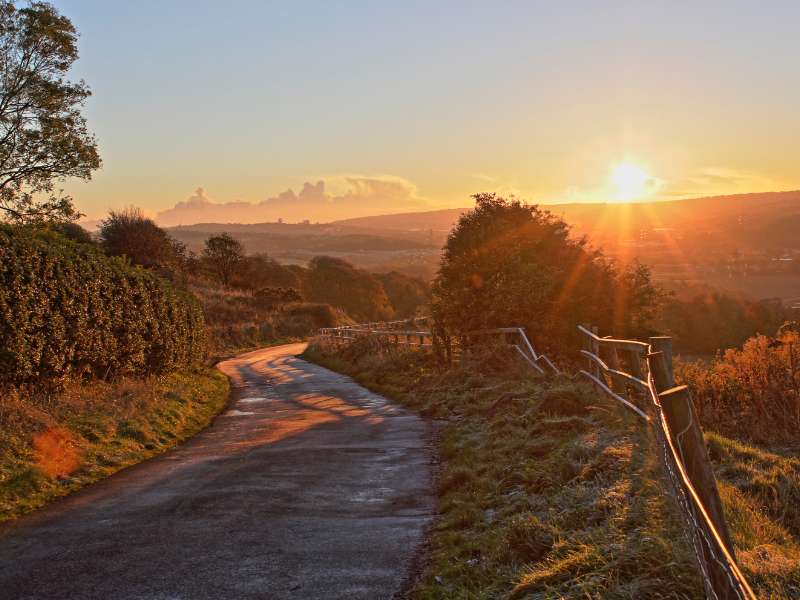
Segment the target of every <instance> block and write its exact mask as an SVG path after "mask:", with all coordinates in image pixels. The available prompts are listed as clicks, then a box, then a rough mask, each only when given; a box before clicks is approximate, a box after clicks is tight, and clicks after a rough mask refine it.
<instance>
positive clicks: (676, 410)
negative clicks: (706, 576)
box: [658, 385, 734, 560]
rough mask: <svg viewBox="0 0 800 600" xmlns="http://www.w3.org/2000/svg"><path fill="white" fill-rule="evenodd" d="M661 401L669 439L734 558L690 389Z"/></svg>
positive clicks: (661, 396) (676, 390)
mask: <svg viewBox="0 0 800 600" xmlns="http://www.w3.org/2000/svg"><path fill="white" fill-rule="evenodd" d="M658 397H659V400H660V401H661V410H662V411H663V413H664V418H665V419H666V420H667V425H669V435H670V437H671V438H672V443H673V444H674V445H675V448H676V449H677V450H678V452H679V453H680V456H681V460H682V462H683V466H684V468H685V469H686V475H687V476H688V477H689V480H690V481H691V482H692V486H694V489H695V491H696V492H697V495H698V496H699V497H700V501H701V502H702V503H703V506H704V507H705V509H706V512H707V513H708V516H709V517H710V518H711V522H712V523H714V527H715V528H716V530H717V532H718V533H719V536H720V538H721V539H722V542H723V543H724V544H725V546H726V547H727V549H728V552H730V554H731V556H734V552H733V542H732V541H731V534H730V531H728V524H727V523H726V522H725V513H724V511H723V510H722V501H721V500H720V498H719V490H718V489H717V480H716V479H715V478H714V470H713V469H712V468H711V460H710V459H709V457H708V450H707V449H706V444H705V439H704V438H703V430H702V429H701V428H700V422H699V421H698V420H697V415H696V414H695V410H694V406H693V405H692V397H691V394H690V393H689V388H688V387H686V386H685V385H681V386H678V387H674V388H672V389H669V390H666V391H664V392H661V393H660V394H659V395H658ZM710 560H713V558H711V559H710Z"/></svg>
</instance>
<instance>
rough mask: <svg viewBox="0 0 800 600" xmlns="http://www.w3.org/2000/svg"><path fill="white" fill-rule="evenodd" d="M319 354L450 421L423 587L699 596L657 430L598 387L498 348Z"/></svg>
mask: <svg viewBox="0 0 800 600" xmlns="http://www.w3.org/2000/svg"><path fill="white" fill-rule="evenodd" d="M364 344H366V342H365V343H364ZM309 357H311V358H313V359H314V360H317V361H319V362H322V363H323V364H325V365H327V366H329V367H331V368H335V369H337V370H340V371H343V372H346V373H348V374H350V375H351V376H354V377H355V378H356V379H357V380H358V381H359V382H361V383H362V384H364V385H367V386H368V387H370V388H372V389H374V390H376V391H379V392H381V393H384V394H386V395H389V396H391V397H392V398H395V399H396V400H398V401H400V402H403V403H404V404H406V405H408V406H410V407H412V408H414V409H416V410H418V411H420V412H421V413H422V414H425V415H428V416H431V417H435V418H436V419H437V421H436V422H437V423H440V424H441V428H440V434H439V443H438V446H439V455H440V458H441V460H442V465H441V470H440V473H439V476H438V481H437V486H436V492H437V497H438V502H439V506H438V508H439V515H438V516H437V518H436V520H435V523H434V526H433V529H432V534H431V542H430V548H431V550H430V561H429V563H428V566H427V568H426V569H425V572H424V573H423V576H422V578H421V580H420V582H419V584H418V585H417V587H416V589H415V592H414V594H415V597H417V598H425V599H428V598H436V599H439V598H441V599H445V598H447V599H449V598H503V597H509V596H512V597H518V598H678V597H682V598H701V597H702V596H703V589H702V584H701V583H700V579H699V577H698V574H697V569H696V567H695V564H694V561H693V557H692V553H691V549H690V548H689V546H688V544H687V542H686V540H685V537H684V536H683V535H682V530H681V527H680V524H679V523H680V522H679V521H678V520H677V518H676V516H675V513H674V508H673V505H672V503H671V501H670V499H669V498H668V496H667V495H666V494H665V493H664V491H663V490H664V487H663V485H664V484H663V483H662V482H661V480H660V470H659V466H658V463H657V460H656V454H655V452H654V451H653V448H652V447H651V440H650V438H649V436H648V435H647V434H646V431H645V430H644V429H643V428H642V426H641V424H640V423H638V422H637V421H634V420H633V419H632V418H631V417H629V416H628V415H627V414H626V413H625V412H622V411H618V410H616V408H615V407H614V406H611V405H609V404H607V403H606V402H605V401H604V400H603V399H601V398H599V397H598V396H597V395H596V394H595V393H594V391H593V390H591V389H590V388H588V387H586V386H584V385H583V384H580V383H575V382H572V381H570V380H569V379H568V378H557V379H555V380H549V381H548V380H544V379H540V378H537V377H533V376H531V375H530V374H529V373H528V372H526V371H525V370H524V369H522V368H520V369H519V370H514V369H511V370H510V372H509V370H508V368H507V365H508V362H505V361H508V357H502V356H500V357H498V356H495V357H494V358H492V357H480V358H476V360H475V362H471V363H469V364H465V365H464V367H463V368H454V369H451V370H447V371H436V370H435V369H433V368H431V367H430V363H429V359H428V358H426V357H424V356H423V355H420V354H416V353H411V354H409V353H403V352H393V351H391V350H388V349H386V350H381V349H380V348H374V347H373V348H366V347H363V348H359V347H358V346H356V347H350V348H347V349H343V350H342V351H340V352H339V353H337V354H330V353H324V352H320V350H319V349H318V348H312V349H311V350H310V352H309ZM493 361H496V362H497V365H496V366H497V367H498V368H496V369H493V368H492V362H493ZM479 364H480V365H483V367H484V373H483V374H481V373H480V372H479V370H478V368H477V366H478V365H479ZM511 364H513V362H512V363H511ZM503 365H506V368H505V369H504V368H502V367H503Z"/></svg>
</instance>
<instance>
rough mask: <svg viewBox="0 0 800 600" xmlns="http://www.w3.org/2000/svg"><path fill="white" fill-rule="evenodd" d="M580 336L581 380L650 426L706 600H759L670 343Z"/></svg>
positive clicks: (586, 332)
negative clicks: (742, 564)
mask: <svg viewBox="0 0 800 600" xmlns="http://www.w3.org/2000/svg"><path fill="white" fill-rule="evenodd" d="M578 330H579V331H580V332H581V333H582V334H583V336H584V348H583V349H582V350H581V354H582V355H583V356H584V357H585V358H586V360H587V369H584V370H581V371H580V373H581V374H582V375H583V376H584V377H586V378H587V379H589V380H590V381H591V382H592V383H594V384H595V385H596V386H597V387H598V388H600V389H601V390H602V391H603V392H605V393H606V394H608V395H609V396H610V397H611V398H613V399H614V400H616V401H618V402H620V403H622V404H623V405H625V406H626V407H627V408H629V409H631V410H632V411H634V412H635V413H636V414H638V415H639V416H640V417H642V418H643V419H644V420H645V421H647V422H648V423H650V424H651V425H652V426H653V430H654V432H655V436H656V439H657V440H658V442H659V446H660V448H661V461H662V465H663V467H664V469H665V472H666V473H667V475H668V479H669V480H670V482H671V485H672V488H673V490H672V491H673V496H674V498H675V500H676V502H677V504H678V507H679V509H680V513H681V515H682V517H683V518H684V521H685V524H686V531H687V534H688V536H689V538H690V539H691V541H692V545H693V547H694V550H695V556H696V558H697V562H698V565H699V567H700V571H701V573H702V575H703V583H704V585H705V589H706V595H707V597H709V598H718V599H720V600H722V599H725V600H727V599H729V598H732V599H741V600H754V599H755V597H756V596H755V594H753V590H752V589H751V588H750V586H749V585H748V583H747V580H746V579H745V578H744V575H742V572H741V570H740V569H739V567H738V565H737V564H736V559H735V555H734V548H733V542H732V541H731V535H730V532H729V530H728V525H727V523H726V522H725V516H724V512H723V509H722V501H721V500H720V497H719V491H718V489H717V482H716V479H715V478H714V471H713V469H712V467H711V461H710V459H709V457H708V451H707V450H706V446H705V441H704V438H703V431H702V429H701V427H700V422H699V420H698V419H697V415H696V414H695V411H694V406H693V404H692V399H691V393H690V391H689V388H688V387H686V386H685V385H683V386H677V387H676V386H675V381H674V378H673V365H672V340H671V338H669V337H665V336H658V337H651V338H649V340H648V342H647V343H645V342H640V341H637V340H622V339H614V338H611V337H600V336H599V335H598V333H597V328H596V327H587V326H579V327H578ZM602 355H605V358H606V360H604V359H603V356H602ZM620 355H621V356H620ZM621 362H624V363H625V364H626V366H627V369H628V371H627V372H626V371H623V370H622V369H621V367H620V364H621Z"/></svg>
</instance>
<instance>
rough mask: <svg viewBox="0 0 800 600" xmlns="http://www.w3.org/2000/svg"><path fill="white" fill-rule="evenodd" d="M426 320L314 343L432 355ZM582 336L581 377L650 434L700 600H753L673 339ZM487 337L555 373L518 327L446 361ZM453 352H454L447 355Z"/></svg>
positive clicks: (361, 329)
mask: <svg viewBox="0 0 800 600" xmlns="http://www.w3.org/2000/svg"><path fill="white" fill-rule="evenodd" d="M429 323H430V320H429V318H427V317H421V318H415V319H406V320H401V321H390V322H376V323H361V324H358V325H348V326H344V327H332V328H325V329H321V330H320V331H319V336H320V337H322V338H325V339H328V340H330V341H332V342H334V343H345V344H346V343H350V342H352V341H354V340H356V339H359V338H361V337H364V336H371V337H377V338H380V339H383V340H385V341H387V342H388V343H391V344H396V345H399V346H407V347H409V348H412V349H424V348H433V347H434V346H435V345H436V344H437V339H436V336H435V335H434V334H433V333H432V332H431V330H430V328H428V329H423V327H426V326H427V325H428V324H429ZM578 330H579V331H580V333H581V334H583V339H584V348H583V349H582V350H581V355H582V357H583V358H584V359H585V360H586V368H585V369H581V370H579V374H580V376H582V377H584V378H586V379H588V380H589V381H591V382H592V383H593V384H594V385H595V386H596V387H597V388H599V389H600V390H601V391H603V392H604V393H605V394H606V395H608V396H609V397H611V398H612V399H614V400H616V401H617V402H619V403H620V404H621V405H623V406H625V407H626V408H627V409H628V410H630V411H631V412H633V413H635V414H636V415H638V417H639V418H640V419H641V420H642V421H643V422H645V423H647V424H648V425H649V426H650V427H651V428H652V430H653V432H654V436H655V439H656V443H657V446H658V448H659V460H660V462H661V463H662V466H663V470H664V473H665V475H666V478H667V480H668V481H669V487H670V489H669V490H668V492H669V494H670V496H671V497H672V498H673V499H674V501H675V503H676V505H677V507H678V509H679V510H678V512H679V513H680V515H681V518H682V521H683V525H684V530H685V533H686V535H687V537H688V539H689V540H690V542H691V544H692V547H693V549H694V553H695V557H696V559H697V564H698V566H699V569H700V572H701V575H702V578H703V585H704V587H705V591H706V596H707V597H708V598H712V599H714V600H729V599H731V600H755V598H756V596H755V594H754V593H753V590H752V589H751V588H750V586H749V584H748V583H747V580H746V579H745V577H744V575H743V574H742V572H741V570H740V569H739V566H738V565H737V563H736V558H735V554H734V548H733V543H732V541H731V536H730V533H729V531H728V526H727V523H726V522H725V517H724V513H723V509H722V502H721V500H720V497H719V491H718V489H717V484H716V480H715V478H714V473H713V469H712V467H711V461H710V459H709V457H708V452H707V450H706V447H705V442H704V439H703V432H702V429H701V427H700V423H699V421H698V419H697V415H696V414H695V411H694V407H693V405H692V400H691V394H690V391H689V389H688V388H687V387H686V386H675V382H674V378H673V369H672V340H671V338H669V337H665V336H657V337H651V338H649V339H648V341H647V342H643V341H639V340H626V339H616V338H612V337H600V335H598V331H597V328H596V327H588V326H579V327H578ZM484 336H492V337H494V338H496V339H499V340H501V341H502V343H504V344H506V345H507V346H509V347H511V348H514V349H515V351H516V352H517V353H518V354H519V355H520V357H521V359H522V360H524V361H525V362H526V363H527V364H528V365H530V367H531V368H532V369H534V370H535V371H536V372H537V373H539V374H542V375H554V374H558V373H560V372H561V371H560V370H559V368H558V367H557V366H556V365H555V364H554V363H553V362H552V361H551V360H550V359H549V358H547V357H546V356H544V355H543V354H540V353H539V352H537V351H536V349H535V348H534V346H533V344H532V343H531V341H530V339H529V338H528V336H527V334H526V332H525V330H524V329H523V328H521V327H501V328H497V329H486V330H482V331H473V332H469V333H467V334H464V335H463V336H460V338H459V339H458V340H456V343H455V344H450V343H449V341H448V355H449V353H450V351H451V350H455V352H456V354H459V353H461V352H462V351H463V350H464V348H469V347H471V346H474V345H475V344H476V343H479V340H480V339H481V338H482V337H484ZM452 346H455V348H452Z"/></svg>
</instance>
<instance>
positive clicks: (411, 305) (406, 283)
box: [375, 271, 431, 318]
mask: <svg viewBox="0 0 800 600" xmlns="http://www.w3.org/2000/svg"><path fill="white" fill-rule="evenodd" d="M375 277H377V278H378V280H379V281H380V282H381V283H382V284H383V289H384V290H386V295H387V296H388V297H389V302H391V304H392V306H393V307H394V310H395V317H396V318H403V317H413V316H414V315H415V314H417V311H418V310H420V309H424V307H426V306H427V305H429V304H430V302H431V287H430V285H428V284H427V283H426V282H424V281H422V280H421V279H417V278H415V277H409V276H408V275H404V274H402V273H398V272H397V271H391V272H390V273H383V274H378V275H376V276H375ZM426 312H427V311H426Z"/></svg>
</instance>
